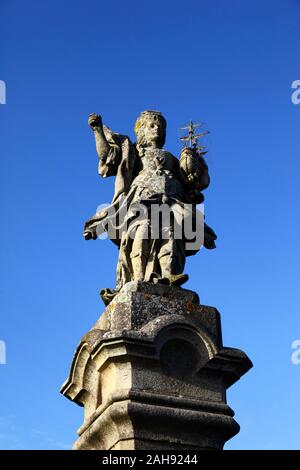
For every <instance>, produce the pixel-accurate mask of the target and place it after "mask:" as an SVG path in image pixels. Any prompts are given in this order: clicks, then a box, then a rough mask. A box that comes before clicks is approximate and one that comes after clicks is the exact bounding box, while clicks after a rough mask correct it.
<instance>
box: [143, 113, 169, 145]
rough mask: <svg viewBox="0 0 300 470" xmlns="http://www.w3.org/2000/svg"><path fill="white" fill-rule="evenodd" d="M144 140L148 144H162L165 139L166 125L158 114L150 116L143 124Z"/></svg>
mask: <svg viewBox="0 0 300 470" xmlns="http://www.w3.org/2000/svg"><path fill="white" fill-rule="evenodd" d="M143 134H144V136H143V137H144V140H145V142H146V144H147V145H150V146H151V145H160V144H161V143H162V142H163V140H164V134H165V126H164V124H163V122H162V121H161V120H160V119H159V117H158V116H155V115H154V116H151V115H150V116H148V117H147V119H145V121H144V124H143Z"/></svg>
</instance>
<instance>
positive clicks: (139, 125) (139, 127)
mask: <svg viewBox="0 0 300 470" xmlns="http://www.w3.org/2000/svg"><path fill="white" fill-rule="evenodd" d="M149 117H153V118H154V119H157V120H158V121H159V122H160V123H161V124H162V126H163V133H162V135H161V138H160V141H159V146H160V147H163V146H164V144H165V141H166V129H167V121H166V120H165V118H164V117H163V115H162V114H161V112H160V111H143V112H142V113H141V114H140V115H139V117H138V118H137V120H136V123H135V126H134V132H135V135H136V138H137V142H138V144H139V145H140V146H141V147H143V146H145V145H146V140H145V134H144V124H145V122H146V120H147V119H148V118H149Z"/></svg>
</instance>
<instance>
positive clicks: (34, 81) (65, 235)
mask: <svg viewBox="0 0 300 470" xmlns="http://www.w3.org/2000/svg"><path fill="white" fill-rule="evenodd" d="M0 16H1V30H0V57H1V62H0V80H4V81H5V82H6V85H7V104H6V105H0V136H1V138H0V153H1V159H0V177H1V185H0V192H1V212H2V217H1V226H2V230H1V234H0V236H1V242H0V250H1V284H0V302H1V307H0V308H1V321H0V340H3V341H5V343H6V347H7V364H6V365H1V364H0V383H1V387H0V403H1V405H0V448H1V449H22V448H24V449H63V448H70V446H71V443H72V442H73V441H74V440H75V439H76V429H77V428H78V427H79V426H80V424H81V423H82V409H81V408H79V407H77V406H76V405H74V404H73V403H71V402H69V401H67V400H66V399H65V398H64V397H62V396H61V395H60V394H59V388H60V386H61V384H62V382H63V381H64V380H65V378H66V377H67V374H68V371H69V366H70V362H71V359H72V354H73V352H74V349H75V347H76V345H77V343H78V341H79V340H80V337H81V336H82V335H83V334H84V333H85V332H87V331H88V330H89V329H90V327H91V326H92V325H93V324H94V322H95V321H96V320H97V318H98V316H99V315H100V314H101V312H102V311H103V305H102V304H101V301H100V300H99V298H98V292H99V290H100V288H102V287H108V286H110V287H113V286H114V283H115V263H116V259H117V251H116V248H115V247H114V245H113V244H111V243H109V241H100V240H99V241H97V242H91V241H90V242H86V241H84V239H83V237H82V228H83V223H84V221H85V220H86V219H87V218H89V217H90V216H91V215H92V214H93V213H94V212H95V209H96V207H97V206H98V205H99V204H101V203H105V202H109V201H110V200H111V197H112V194H113V180H112V179H107V180H101V179H100V178H99V177H98V175H97V156H96V153H95V149H94V142H93V136H92V135H91V131H90V130H89V128H88V127H87V116H88V114H89V113H90V112H99V113H101V114H102V116H103V120H104V122H105V123H107V124H108V125H109V126H110V127H112V128H113V129H114V130H116V131H118V132H121V133H124V134H128V135H130V136H131V137H132V138H133V137H134V136H133V124H134V121H135V119H136V117H137V115H138V114H139V113H140V112H141V111H143V110H145V109H159V110H161V111H162V112H163V113H164V115H165V117H166V119H167V121H168V136H167V143H166V148H167V149H168V150H170V151H171V152H173V153H174V154H176V155H178V153H179V151H180V142H179V139H178V136H179V132H178V128H179V127H181V126H182V125H183V124H185V123H186V122H187V121H188V120H189V119H190V118H193V119H195V120H197V119H201V120H204V121H205V122H206V124H207V128H208V129H210V131H211V135H210V137H209V142H208V145H209V154H208V156H207V162H208V165H209V168H210V175H211V185H210V187H209V188H208V190H207V191H206V206H205V211H206V217H207V222H208V223H209V224H210V225H211V226H212V227H214V229H215V230H216V232H217V234H218V237H219V238H218V245H217V249H216V250H214V251H210V252H208V251H206V252H205V251H204V250H203V251H201V252H200V253H199V254H198V255H197V256H195V257H192V258H190V259H189V260H188V263H187V272H188V273H189V274H190V281H189V282H188V284H186V287H187V288H190V289H193V290H196V291H197V292H198V293H199V295H200V298H201V301H202V303H204V304H208V305H213V306H215V307H217V308H218V309H219V311H220V312H221V315H222V325H223V339H224V344H225V345H226V346H230V347H237V348H241V349H243V350H244V351H246V352H247V354H248V355H249V356H250V358H251V359H252V360H253V362H254V368H253V369H252V370H251V371H250V372H249V373H248V374H247V375H246V376H245V377H243V378H242V379H241V380H240V382H238V383H237V384H236V385H234V386H233V387H232V389H230V391H229V393H228V403H229V405H230V406H231V407H232V408H233V409H234V410H235V412H236V419H237V421H238V422H239V423H240V425H241V432H240V433H239V434H238V435H237V436H236V437H235V438H233V439H232V440H231V441H230V442H229V443H228V444H227V445H226V448H227V449H297V448H299V447H300V445H299V434H300V429H299V428H300V424H299V423H300V408H299V400H298V391H299V385H300V379H299V377H300V365H298V366H297V365H293V364H292V362H291V354H292V349H291V344H292V342H293V341H294V340H296V339H300V309H299V305H300V301H299V266H300V253H299V247H298V239H299V228H300V222H299V200H300V198H299V196H300V186H299V171H300V162H299V156H300V155H299V120H300V105H298V106H296V105H293V104H292V102H291V94H292V90H291V84H292V82H293V81H294V80H297V79H300V67H299V44H300V29H299V22H300V1H299V0H285V1H283V0H281V1H279V0H272V1H271V0H253V1H251V2H249V1H245V0H244V1H234V0H226V1H217V0H209V1H208V0H207V1H204V0H200V1H199V0H197V1H196V0H190V1H189V2H188V4H184V3H182V2H177V1H170V0H165V1H164V2H162V1H157V0H153V1H151V2H148V3H143V2H137V1H135V0H134V1H130V0H129V1H128V2H121V1H120V0H117V1H116V2H114V3H113V4H112V2H92V3H90V2H83V1H78V0H72V1H70V0H66V1H64V2H61V1H58V0H51V2H50V1H49V0H46V1H45V2H37V1H33V0H28V1H27V2H17V1H14V0H10V1H8V0H0Z"/></svg>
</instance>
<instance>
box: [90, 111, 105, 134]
mask: <svg viewBox="0 0 300 470" xmlns="http://www.w3.org/2000/svg"><path fill="white" fill-rule="evenodd" d="M88 123H89V126H90V127H91V128H92V129H93V130H94V129H95V128H96V127H101V126H102V117H101V116H100V115H99V114H95V113H92V114H90V115H89V120H88Z"/></svg>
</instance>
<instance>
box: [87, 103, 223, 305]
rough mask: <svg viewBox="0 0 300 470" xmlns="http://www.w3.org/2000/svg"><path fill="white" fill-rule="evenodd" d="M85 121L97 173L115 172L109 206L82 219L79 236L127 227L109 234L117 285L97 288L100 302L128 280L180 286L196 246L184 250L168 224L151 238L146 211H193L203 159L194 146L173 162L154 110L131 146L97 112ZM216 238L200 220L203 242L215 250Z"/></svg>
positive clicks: (205, 180)
mask: <svg viewBox="0 0 300 470" xmlns="http://www.w3.org/2000/svg"><path fill="white" fill-rule="evenodd" d="M89 125H90V127H91V128H92V129H93V131H94V135H95V141H96V149H97V153H98V156H99V159H100V160H99V167H98V172H99V174H100V175H101V176H102V177H107V176H115V177H116V180H115V194H114V198H113V201H112V204H111V206H109V207H108V208H105V209H104V210H102V211H100V212H97V213H96V214H95V215H94V216H93V217H92V218H91V219H90V220H88V221H87V222H86V224H85V229H84V236H85V238H86V239H91V238H92V239H96V238H97V237H98V236H99V235H100V234H101V233H102V232H103V231H107V232H108V234H109V236H110V227H111V226H113V227H114V228H116V226H119V227H120V226H123V227H124V224H125V227H126V229H125V230H124V229H123V230H117V231H116V232H115V234H114V236H113V237H110V238H111V239H112V241H113V242H114V243H116V244H117V245H118V247H119V260H118V267H117V285H116V289H113V290H111V289H104V290H103V291H102V292H101V295H102V298H103V300H104V302H105V303H106V304H108V303H109V302H110V300H111V299H112V298H113V296H114V295H115V294H116V293H117V292H118V291H119V290H120V289H121V287H122V286H123V285H124V284H125V283H126V282H129V281H132V280H142V281H150V282H151V281H152V282H162V283H165V284H169V285H181V284H183V283H184V282H185V281H186V280H187V279H188V276H187V275H186V274H183V270H184V265H185V258H186V256H189V255H191V254H195V253H196V252H197V251H198V249H199V248H198V249H196V250H191V249H187V244H186V240H185V238H184V237H181V238H178V237H176V236H175V233H174V223H173V222H169V224H167V225H162V226H160V227H159V229H158V236H156V237H155V238H153V237H151V233H152V231H151V229H152V228H153V227H152V225H153V222H152V221H151V216H150V214H152V212H151V210H152V209H153V207H154V206H155V207H160V206H161V205H164V207H166V206H167V207H175V206H177V207H182V206H184V205H189V207H190V206H191V207H192V208H193V209H192V212H193V210H196V204H198V203H200V202H202V201H203V199H204V198H203V195H202V193H201V191H203V190H204V189H205V188H207V186H208V185H209V175H208V168H207V165H206V163H205V161H204V159H203V158H202V156H201V155H198V154H197V155H195V151H194V150H193V149H187V148H185V149H183V151H182V154H181V159H180V160H178V159H177V158H176V157H174V156H173V155H172V154H171V153H169V152H167V151H165V150H164V149H163V146H164V143H165V138H166V120H165V118H164V117H163V116H162V114H161V113H160V112H158V111H144V112H143V113H141V115H140V116H139V117H138V119H137V121H136V124H135V128H134V130H135V134H136V138H137V143H136V144H133V143H131V141H130V139H129V138H128V137H127V136H123V135H120V134H116V133H113V132H112V131H111V130H110V129H109V128H108V127H106V126H104V125H103V124H102V119H101V117H100V116H99V115H96V114H91V115H90V117H89ZM189 158H190V159H191V161H192V162H195V161H196V162H197V171H196V172H190V173H189V174H187V173H188V171H187V170H186V165H181V162H183V161H184V160H185V161H187V159H189ZM141 206H142V207H143V208H144V210H143V211H142V213H143V216H140V217H135V215H136V209H137V208H138V210H139V209H140V208H141ZM124 208H125V211H124ZM140 213H141V212H140ZM193 213H194V212H193ZM120 214H122V216H120ZM120 217H121V220H120ZM125 222H126V223H125ZM149 234H150V235H149ZM215 239H216V235H215V233H214V232H213V230H212V229H210V228H209V227H208V226H207V225H206V224H204V243H203V244H204V246H205V247H206V248H209V249H210V248H214V247H215V243H214V241H215Z"/></svg>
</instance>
